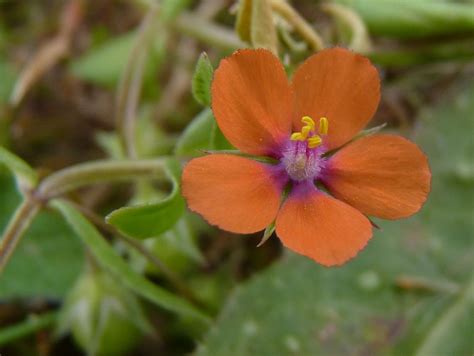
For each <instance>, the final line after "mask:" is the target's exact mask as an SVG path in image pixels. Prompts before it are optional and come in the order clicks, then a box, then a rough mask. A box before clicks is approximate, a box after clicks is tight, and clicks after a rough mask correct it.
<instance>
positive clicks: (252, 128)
mask: <svg viewBox="0 0 474 356" xmlns="http://www.w3.org/2000/svg"><path fill="white" fill-rule="evenodd" d="M379 99H380V81H379V76H378V73H377V70H376V69H375V67H374V66H372V64H371V63H370V62H369V60H368V59H366V58H365V57H363V56H360V55H357V54H355V53H352V52H351V51H349V50H346V49H342V48H333V49H327V50H323V51H321V52H319V53H318V54H315V55H313V56H312V57H310V58H309V59H308V60H306V61H305V62H304V63H303V64H302V65H301V66H300V67H299V68H298V69H297V71H296V72H295V74H294V76H293V80H292V82H291V83H289V82H288V80H287V77H286V74H285V71H284V68H283V66H282V64H281V63H280V62H279V60H278V59H277V58H276V57H275V56H273V55H272V54H271V53H270V52H269V51H267V50H263V49H257V50H251V49H245V50H239V51H237V52H235V53H234V54H233V55H231V56H230V57H228V58H226V59H224V60H222V61H221V64H220V66H219V68H218V69H217V70H216V73H215V77H214V81H213V83H212V109H213V112H214V115H215V117H216V120H217V123H218V125H219V127H220V129H221V130H222V132H223V133H224V135H225V136H226V137H227V139H228V140H229V141H230V142H231V143H232V144H233V145H234V146H235V147H236V148H238V149H239V150H240V151H241V152H243V153H245V154H247V155H253V156H266V157H269V158H272V159H273V160H274V162H275V163H266V162H262V161H261V160H258V159H252V158H247V157H242V156H239V155H233V154H211V155H208V156H205V157H200V158H196V159H193V160H192V161H190V162H189V163H188V164H187V165H186V167H185V170H184V173H183V178H182V179H183V181H182V185H183V194H184V196H185V198H186V200H187V202H188V206H189V208H190V209H191V210H193V211H196V212H198V213H199V214H201V215H202V216H203V217H204V218H205V219H206V220H207V221H208V222H209V223H211V224H213V225H217V226H219V227H220V228H222V229H224V230H228V231H231V232H235V233H254V232H257V231H260V230H263V229H264V228H265V227H267V226H268V225H269V224H271V223H272V222H274V221H275V224H276V234H277V236H278V237H279V238H280V240H281V241H282V243H283V244H284V245H285V246H286V247H287V248H289V249H291V250H293V251H296V252H298V253H300V254H302V255H305V256H308V257H310V258H312V259H314V260H315V261H317V262H319V263H321V264H323V265H327V266H330V265H340V264H343V263H344V262H346V261H347V260H349V259H350V258H352V257H354V256H355V255H356V254H357V253H358V252H359V251H360V250H361V249H362V248H363V247H364V246H365V245H366V244H367V242H368V240H369V239H370V238H371V236H372V224H371V222H370V221H369V219H368V218H367V216H374V217H379V218H385V219H399V218H403V217H407V216H409V215H412V214H414V213H415V212H417V211H418V210H419V209H420V208H421V206H422V204H423V203H424V202H425V200H426V198H427V195H428V193H429V190H430V180H431V173H430V169H429V166H428V162H427V158H426V156H425V155H424V154H423V153H422V152H421V151H420V149H419V148H418V147H417V146H416V145H415V144H413V143H411V142H410V141H408V140H406V139H405V138H402V137H400V136H395V135H387V134H380V135H372V136H366V137H363V138H359V139H357V140H354V141H352V142H351V139H353V138H354V136H355V135H356V134H357V133H358V132H359V131H360V130H361V129H363V128H364V126H365V125H366V124H367V122H368V121H369V120H370V119H371V118H372V116H373V114H374V113H375V111H376V109H377V106H378V103H379ZM336 149H339V150H337V151H336V152H335V153H334V154H333V152H334V150H336ZM283 192H287V194H283Z"/></svg>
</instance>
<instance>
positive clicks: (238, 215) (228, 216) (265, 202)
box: [182, 154, 282, 233]
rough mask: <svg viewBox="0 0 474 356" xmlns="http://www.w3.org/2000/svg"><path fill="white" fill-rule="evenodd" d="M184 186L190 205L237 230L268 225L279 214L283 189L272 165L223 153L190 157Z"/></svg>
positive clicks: (249, 230) (254, 229)
mask: <svg viewBox="0 0 474 356" xmlns="http://www.w3.org/2000/svg"><path fill="white" fill-rule="evenodd" d="M182 188H183V195H184V197H185V198H186V200H187V202H188V207H189V209H191V210H193V211H195V212H197V213H199V214H201V215H202V216H203V217H204V218H205V219H206V220H207V221H208V222H209V223H210V224H213V225H217V226H219V227H220V228H222V229H224V230H227V231H231V232H235V233H253V232H257V231H260V230H263V229H264V228H265V227H266V226H268V225H269V224H270V223H271V222H272V221H273V220H274V219H275V216H276V215H277V212H278V208H279V206H280V197H281V193H282V186H281V184H280V183H279V182H278V181H277V180H276V179H273V177H272V171H271V168H270V166H267V165H265V164H263V163H259V162H256V161H252V160H250V159H246V158H242V157H238V156H235V155H221V154H215V155H209V156H205V157H200V158H196V159H193V160H191V161H190V162H189V163H188V164H187V165H186V167H185V168H184V172H183V177H182Z"/></svg>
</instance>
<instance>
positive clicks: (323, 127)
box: [319, 117, 329, 135]
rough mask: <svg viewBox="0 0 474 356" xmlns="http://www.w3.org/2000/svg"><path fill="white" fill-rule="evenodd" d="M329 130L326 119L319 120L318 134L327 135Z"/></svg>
mask: <svg viewBox="0 0 474 356" xmlns="http://www.w3.org/2000/svg"><path fill="white" fill-rule="evenodd" d="M328 130H329V121H328V119H327V118H326V117H322V118H320V119H319V133H320V134H321V135H327V134H328Z"/></svg>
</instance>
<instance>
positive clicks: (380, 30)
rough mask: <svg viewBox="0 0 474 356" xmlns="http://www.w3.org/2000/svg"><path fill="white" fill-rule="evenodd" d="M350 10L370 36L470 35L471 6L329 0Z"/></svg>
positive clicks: (473, 25) (427, 0)
mask: <svg viewBox="0 0 474 356" xmlns="http://www.w3.org/2000/svg"><path fill="white" fill-rule="evenodd" d="M333 1H335V2H337V3H340V4H343V5H347V6H349V7H351V8H353V9H354V10H355V11H356V12H357V13H358V14H359V15H360V16H361V17H362V19H363V20H364V22H365V23H366V25H367V27H368V28H369V30H370V32H371V33H372V34H374V35H380V36H388V37H394V38H420V37H427V36H435V35H448V34H456V33H470V34H473V33H474V11H473V4H472V3H469V2H466V3H463V2H456V1H450V0H333Z"/></svg>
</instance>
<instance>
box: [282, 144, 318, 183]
mask: <svg viewBox="0 0 474 356" xmlns="http://www.w3.org/2000/svg"><path fill="white" fill-rule="evenodd" d="M323 152H324V149H323V148H322V147H321V146H318V147H315V148H310V147H308V142H307V141H288V143H287V144H286V146H285V147H284V148H283V150H282V151H281V155H282V156H281V159H280V164H281V165H282V166H283V167H284V169H285V171H286V173H287V174H288V176H289V177H290V178H291V179H292V180H293V181H297V182H302V181H313V180H315V179H317V178H318V176H319V174H320V173H321V170H322V169H323V168H324V160H323V159H322V158H321V154H322V153H323Z"/></svg>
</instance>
